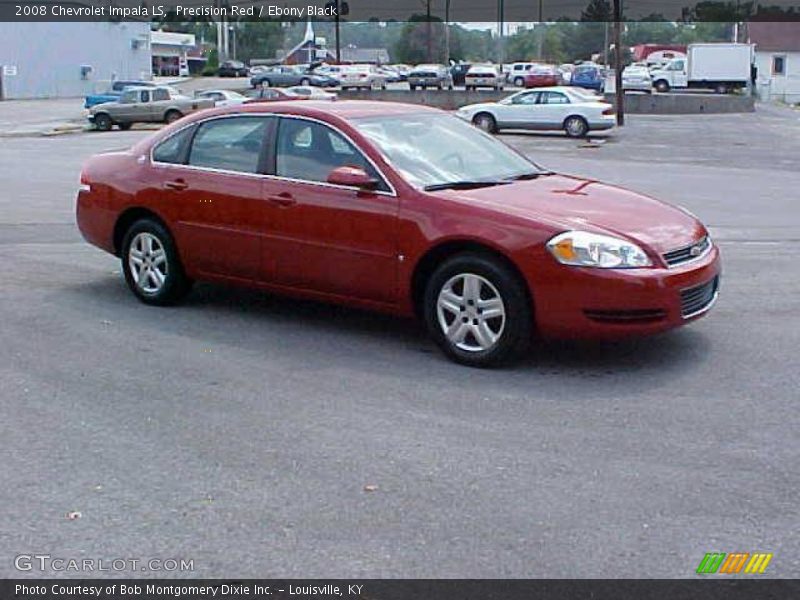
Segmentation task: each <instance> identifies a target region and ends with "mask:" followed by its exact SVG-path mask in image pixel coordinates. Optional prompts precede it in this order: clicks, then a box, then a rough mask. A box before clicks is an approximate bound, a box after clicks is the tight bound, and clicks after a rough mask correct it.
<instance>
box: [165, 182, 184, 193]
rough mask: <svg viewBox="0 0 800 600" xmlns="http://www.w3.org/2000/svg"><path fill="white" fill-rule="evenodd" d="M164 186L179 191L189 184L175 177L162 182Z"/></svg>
mask: <svg viewBox="0 0 800 600" xmlns="http://www.w3.org/2000/svg"><path fill="white" fill-rule="evenodd" d="M164 187H165V188H168V189H170V190H177V191H181V190H185V189H186V188H188V187H189V184H188V183H186V181H184V180H183V179H175V180H174V181H167V182H166V183H164Z"/></svg>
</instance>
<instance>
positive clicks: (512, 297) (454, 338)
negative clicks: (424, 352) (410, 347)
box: [424, 253, 531, 367]
mask: <svg viewBox="0 0 800 600" xmlns="http://www.w3.org/2000/svg"><path fill="white" fill-rule="evenodd" d="M424 301H425V319H426V323H427V326H428V330H429V332H430V334H431V336H432V337H433V339H434V340H435V341H436V343H437V344H438V345H439V346H440V347H441V349H442V350H443V351H444V353H445V354H447V356H449V357H450V358H451V359H453V360H455V361H456V362H459V363H462V364H465V365H469V366H473V367H489V366H493V365H497V364H500V363H502V362H504V361H507V360H509V359H512V358H515V357H517V356H519V354H520V353H521V352H522V351H523V350H524V349H525V347H527V345H528V343H529V342H530V336H531V310H530V307H529V302H528V299H527V296H526V294H525V289H524V286H523V285H522V284H521V283H520V281H519V279H518V277H517V276H516V274H514V273H513V272H512V271H511V269H510V268H508V267H507V266H505V265H504V264H502V263H501V262H500V261H498V260H496V259H494V258H491V257H488V256H483V255H480V254H471V253H470V254H460V255H457V256H454V257H452V258H450V259H448V260H446V261H445V262H444V263H442V265H441V266H440V267H439V268H438V269H436V271H435V272H434V274H433V275H432V276H431V278H430V281H429V282H428V287H427V289H426V292H425V300H424Z"/></svg>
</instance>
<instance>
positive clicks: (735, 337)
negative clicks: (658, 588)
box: [0, 107, 800, 578]
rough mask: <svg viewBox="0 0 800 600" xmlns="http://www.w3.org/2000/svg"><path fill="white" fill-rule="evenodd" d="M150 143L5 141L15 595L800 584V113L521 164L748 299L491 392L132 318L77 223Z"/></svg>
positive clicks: (214, 322) (2, 232)
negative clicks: (628, 219)
mask: <svg viewBox="0 0 800 600" xmlns="http://www.w3.org/2000/svg"><path fill="white" fill-rule="evenodd" d="M147 134H148V132H144V131H130V132H118V131H114V132H110V133H85V134H76V135H70V136H59V137H52V138H41V137H32V138H26V137H20V138H9V139H3V140H0V181H2V182H3V184H4V185H3V193H2V194H0V311H1V312H0V323H2V327H0V407H2V415H3V419H2V420H3V427H2V431H3V435H2V436H0V452H2V456H3V457H4V461H3V462H4V465H3V468H2V469H0V505H2V507H3V510H2V511H1V512H0V540H2V548H3V553H2V555H0V574H2V575H3V576H6V577H10V576H41V573H36V572H27V573H20V572H18V571H16V570H15V569H14V566H13V559H14V557H15V556H16V555H18V554H24V553H46V554H50V555H52V556H54V557H55V556H58V557H65V558H85V557H94V558H104V559H109V560H110V559H113V558H120V557H121V558H129V557H138V558H142V559H147V558H152V557H157V558H162V559H163V558H178V559H180V558H182V559H193V560H194V566H195V569H194V571H193V572H190V573H177V572H176V573H166V575H169V576H181V575H184V576H189V575H191V576H195V577H226V578H237V577H255V576H258V577H420V578H422V577H446V578H449V577H478V578H503V577H597V578H608V577H666V578H671V577H690V576H692V575H693V574H694V570H695V568H696V567H697V564H698V563H699V561H700V559H701V558H702V557H703V555H704V554H705V553H706V552H713V551H720V552H734V551H741V552H772V553H774V558H773V560H772V563H771V564H770V567H769V571H768V573H769V575H770V576H773V577H798V576H800V539H799V538H798V537H797V535H795V533H794V532H795V531H796V528H797V522H798V518H800V514H799V513H800V509H799V507H800V504H799V503H798V495H797V494H798V492H797V490H798V489H800V470H798V465H799V464H800V444H799V443H798V437H797V431H798V423H797V421H798V411H797V399H798V392H797V390H798V387H799V386H800V375H798V374H799V373H800V358H798V352H797V348H798V346H799V345H800V334H799V333H798V332H800V266H798V261H797V254H798V251H799V250H800V210H798V202H799V201H800V196H798V191H797V190H798V189H800V171H798V169H797V160H798V158H797V157H798V156H799V155H800V112H797V111H790V110H788V109H786V110H784V109H779V108H770V107H761V108H760V110H759V112H757V113H755V114H739V115H705V116H703V115H700V116H691V117H687V116H675V117H671V116H670V117H667V116H633V117H630V118H629V124H628V126H626V127H625V128H624V129H623V130H621V131H616V132H612V133H611V134H609V135H602V136H597V138H594V139H593V140H592V141H591V142H590V143H588V144H587V143H584V142H580V141H575V140H569V139H566V138H564V137H562V136H559V135H532V134H519V135H514V134H508V135H503V136H502V138H503V139H504V140H505V141H507V142H509V143H511V144H512V145H514V146H516V147H518V148H520V149H521V150H522V151H524V152H525V153H527V154H529V155H530V156H532V157H534V159H536V160H537V161H538V162H541V163H543V164H545V165H547V166H549V167H551V168H553V169H555V170H560V171H566V172H570V173H576V174H582V175H587V176H590V177H596V178H598V179H603V180H607V181H611V182H615V183H618V184H621V185H625V186H628V187H631V188H633V189H636V190H639V191H643V192H646V193H650V194H652V195H655V196H658V197H660V198H663V199H665V200H668V201H671V202H675V203H678V204H681V205H683V206H685V207H687V208H688V209H690V210H691V211H693V212H694V213H695V214H697V215H698V216H700V217H701V218H702V219H703V220H704V221H705V222H706V223H708V224H709V225H710V226H711V228H712V232H713V235H714V238H715V239H716V241H717V242H718V243H719V244H720V246H721V248H722V251H723V256H724V277H723V288H722V292H723V293H722V296H721V299H720V301H719V303H718V305H717V307H716V309H715V310H714V311H713V312H712V313H711V314H710V315H709V316H708V317H706V318H705V319H702V320H700V321H699V322H697V323H695V324H693V325H692V326H690V327H687V328H684V329H683V330H679V331H676V332H673V333H670V334H667V335H663V336H660V337H657V338H652V339H646V340H640V341H629V342H620V343H613V344H601V345H578V344H555V343H550V344H544V345H541V346H539V347H537V348H536V349H535V350H534V351H533V352H532V353H531V355H530V356H529V357H528V358H527V359H526V360H525V361H523V362H522V363H521V364H518V365H516V366H514V367H512V368H506V369H503V370H494V371H482V370H471V369H467V368H464V367H460V366H457V365H455V364H452V363H450V362H448V361H447V360H446V359H445V358H444V357H443V356H441V355H440V354H439V353H438V351H437V350H436V349H435V348H434V346H433V344H432V343H431V342H429V341H428V340H427V338H426V336H425V334H424V332H423V331H422V328H421V327H420V326H418V325H416V324H410V323H408V322H404V321H398V320H394V319H390V318H386V317H382V316H377V315H372V314H368V313H362V312H355V311H351V310H345V309H342V308H336V307H331V306H326V305H319V304H314V303H309V302H296V301H290V300H285V299H280V298H276V297H270V296H266V295H264V294H262V293H258V292H250V291H242V290H233V289H225V288H219V287H213V286H199V287H198V288H197V289H196V291H195V292H194V293H193V294H192V295H191V296H190V297H189V299H188V301H187V302H186V303H185V304H184V305H183V306H181V307H177V308H170V309H159V308H152V307H147V306H144V305H142V304H140V303H138V302H137V301H136V300H135V299H134V298H133V296H132V295H131V294H130V293H129V292H128V291H127V289H126V288H125V285H124V283H123V280H122V276H121V274H120V268H119V264H118V262H117V260H116V259H114V258H113V257H111V256H108V255H105V254H103V253H102V252H101V251H99V250H97V249H95V248H93V247H90V246H89V245H87V244H86V243H84V242H83V241H82V239H81V238H80V235H79V234H78V232H77V230H76V228H75V226H74V214H73V212H74V195H75V191H76V189H77V185H78V173H79V169H80V165H81V163H82V161H83V160H84V159H85V158H87V157H88V156H89V155H91V154H92V153H95V152H99V151H103V150H108V149H114V148H121V147H126V146H129V145H131V144H132V143H133V142H134V141H136V140H139V139H141V138H142V137H143V136H145V135H147ZM367 490H372V491H367ZM71 511H77V512H79V513H80V518H76V519H69V518H67V516H66V515H67V513H69V512H71ZM73 516H74V515H73ZM122 574H123V575H124V574H128V575H129V574H130V573H122ZM141 574H142V575H146V576H147V575H153V573H141ZM156 575H165V573H156ZM73 576H74V574H73Z"/></svg>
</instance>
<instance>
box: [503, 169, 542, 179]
mask: <svg viewBox="0 0 800 600" xmlns="http://www.w3.org/2000/svg"><path fill="white" fill-rule="evenodd" d="M552 174H553V173H552V172H550V171H536V172H533V173H523V174H522V175H514V176H513V177H509V178H508V179H507V180H506V181H528V180H529V179H537V178H539V177H541V176H542V175H552Z"/></svg>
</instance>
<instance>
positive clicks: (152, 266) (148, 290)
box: [122, 219, 192, 306]
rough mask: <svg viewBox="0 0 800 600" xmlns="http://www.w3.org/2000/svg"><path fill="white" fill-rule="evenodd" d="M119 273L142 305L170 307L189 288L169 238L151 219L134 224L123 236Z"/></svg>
mask: <svg viewBox="0 0 800 600" xmlns="http://www.w3.org/2000/svg"><path fill="white" fill-rule="evenodd" d="M122 270H123V272H124V273H125V281H126V282H127V284H128V287H129V288H130V289H131V291H132V292H133V293H134V294H135V295H136V297H137V298H139V299H140V300H141V301H142V302H144V303H146V304H154V305H158V306H165V305H169V304H174V303H175V302H177V301H178V300H180V299H181V298H183V297H184V296H185V295H186V294H187V293H188V292H189V290H190V289H191V287H192V282H191V280H189V279H188V278H187V277H186V275H185V274H184V271H183V266H182V265H181V262H180V258H179V257H178V252H177V249H176V248H175V243H174V242H173V240H172V236H171V235H170V234H169V232H168V231H167V229H166V228H165V227H164V226H163V225H162V224H161V223H159V222H158V221H155V220H153V219H142V220H140V221H137V222H136V223H134V224H133V226H132V227H131V228H130V229H129V230H128V232H127V233H126V234H125V238H124V240H123V243H122Z"/></svg>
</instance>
